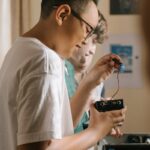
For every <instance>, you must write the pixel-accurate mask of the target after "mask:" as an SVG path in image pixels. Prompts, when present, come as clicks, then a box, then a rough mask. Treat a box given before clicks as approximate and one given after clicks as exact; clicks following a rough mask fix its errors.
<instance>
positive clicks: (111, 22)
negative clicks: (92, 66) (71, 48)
mask: <svg viewBox="0 0 150 150" xmlns="http://www.w3.org/2000/svg"><path fill="white" fill-rule="evenodd" d="M99 8H100V10H101V11H102V12H103V13H104V15H105V16H106V18H107V20H108V27H109V33H110V34H120V35H122V34H133V35H137V36H141V32H140V23H139V22H140V17H139V16H138V15H130V16H129V15H123V16H122V15H120V16H110V15H109V0H101V1H100V3H99ZM99 48H101V47H99ZM103 51H105V50H97V54H96V57H95V59H98V58H99V57H100V56H101V54H102V53H103ZM141 53H142V59H143V61H144V45H143V49H142V52H141ZM143 61H142V67H143V68H144V67H145V66H144V63H143ZM143 70H144V69H143ZM143 76H144V78H145V79H144V81H145V82H144V86H143V87H142V88H130V89H121V90H120V92H119V94H118V96H117V97H118V98H123V99H124V100H125V103H126V104H127V107H128V111H127V116H126V121H125V125H124V130H125V132H142V133H143V132H149V133H150V117H149V114H150V108H149V107H150V87H149V84H148V83H147V81H146V76H145V73H144V71H143ZM129 82H130V79H129ZM137 82H138V81H137ZM114 90H115V89H112V90H108V91H107V92H106V95H107V96H109V95H112V93H113V92H114Z"/></svg>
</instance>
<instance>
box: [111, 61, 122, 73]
mask: <svg viewBox="0 0 150 150" xmlns="http://www.w3.org/2000/svg"><path fill="white" fill-rule="evenodd" d="M112 60H113V61H114V62H115V63H116V64H117V65H119V68H118V70H119V72H124V71H125V65H124V64H123V63H122V62H120V61H119V60H118V59H116V58H113V59H112Z"/></svg>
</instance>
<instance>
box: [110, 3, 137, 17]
mask: <svg viewBox="0 0 150 150" xmlns="http://www.w3.org/2000/svg"><path fill="white" fill-rule="evenodd" d="M138 7H139V0H110V14H111V15H121V14H124V15H125V14H138Z"/></svg>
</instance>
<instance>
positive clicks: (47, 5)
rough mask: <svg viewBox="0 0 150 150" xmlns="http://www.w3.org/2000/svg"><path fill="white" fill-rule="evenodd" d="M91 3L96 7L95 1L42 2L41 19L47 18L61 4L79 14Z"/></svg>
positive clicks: (47, 0)
mask: <svg viewBox="0 0 150 150" xmlns="http://www.w3.org/2000/svg"><path fill="white" fill-rule="evenodd" d="M91 1H93V2H94V3H95V4H96V5H97V0H42V2H41V17H42V18H47V17H48V16H49V15H50V14H51V12H52V10H53V9H54V7H55V6H60V5H62V4H68V5H69V6H70V7H71V8H72V9H73V10H74V11H75V12H77V13H79V14H81V13H83V12H84V11H85V8H86V6H87V5H88V4H89V2H91Z"/></svg>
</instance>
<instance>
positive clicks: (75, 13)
mask: <svg viewBox="0 0 150 150" xmlns="http://www.w3.org/2000/svg"><path fill="white" fill-rule="evenodd" d="M57 7H59V5H55V6H53V8H54V9H56V8H57ZM71 14H72V15H73V16H74V17H76V18H77V19H78V20H80V21H82V22H84V23H85V24H86V25H87V26H88V27H90V29H91V31H90V32H89V33H88V34H87V36H86V37H85V38H84V39H85V40H87V39H88V38H89V37H91V36H92V35H93V34H94V32H95V30H96V27H95V28H94V27H92V26H91V25H90V24H89V23H88V22H87V21H85V20H84V19H83V18H82V17H81V16H80V15H79V14H78V13H77V12H76V11H74V10H73V9H72V8H71Z"/></svg>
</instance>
